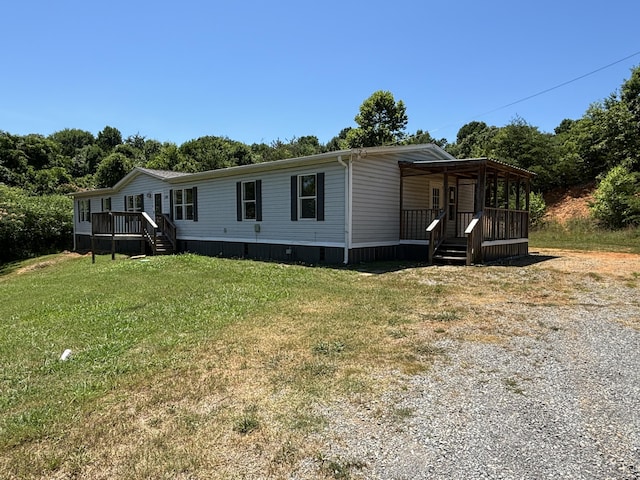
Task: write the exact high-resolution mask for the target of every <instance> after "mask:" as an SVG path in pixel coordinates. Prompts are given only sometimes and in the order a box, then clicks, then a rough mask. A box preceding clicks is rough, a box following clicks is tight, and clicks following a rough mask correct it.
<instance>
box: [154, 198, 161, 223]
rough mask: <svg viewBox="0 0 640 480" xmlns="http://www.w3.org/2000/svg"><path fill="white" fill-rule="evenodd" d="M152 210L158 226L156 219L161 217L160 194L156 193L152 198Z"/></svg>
mask: <svg viewBox="0 0 640 480" xmlns="http://www.w3.org/2000/svg"><path fill="white" fill-rule="evenodd" d="M153 210H154V213H155V217H156V223H158V224H159V222H158V219H159V218H160V217H161V216H162V194H161V193H156V194H155V195H154V196H153Z"/></svg>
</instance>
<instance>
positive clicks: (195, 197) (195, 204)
mask: <svg viewBox="0 0 640 480" xmlns="http://www.w3.org/2000/svg"><path fill="white" fill-rule="evenodd" d="M192 190H193V192H192V193H191V198H192V199H193V221H194V222H197V221H198V187H193V188H192Z"/></svg>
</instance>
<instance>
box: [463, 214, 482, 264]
mask: <svg viewBox="0 0 640 480" xmlns="http://www.w3.org/2000/svg"><path fill="white" fill-rule="evenodd" d="M482 216H483V212H478V213H476V214H475V215H474V216H473V218H472V219H471V221H470V222H469V224H468V225H467V228H466V229H465V231H464V234H465V236H466V237H467V261H466V264H467V265H471V264H472V263H481V262H482V226H483V223H482Z"/></svg>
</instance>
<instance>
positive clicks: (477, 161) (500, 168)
mask: <svg viewBox="0 0 640 480" xmlns="http://www.w3.org/2000/svg"><path fill="white" fill-rule="evenodd" d="M398 165H399V166H400V172H401V175H402V176H403V177H410V176H414V175H424V174H425V173H444V172H447V173H451V174H455V175H461V176H468V177H470V178H471V177H474V176H475V175H477V174H478V172H479V171H480V169H481V168H482V167H485V168H486V169H487V171H490V172H495V173H497V174H498V176H500V177H505V176H507V175H509V176H511V177H520V178H532V177H534V176H535V173H533V172H530V171H529V170H526V169H524V168H520V167H516V166H514V165H510V164H508V163H505V162H501V161H500V160H494V159H491V158H463V159H457V158H452V159H442V160H416V161H406V160H401V161H399V162H398Z"/></svg>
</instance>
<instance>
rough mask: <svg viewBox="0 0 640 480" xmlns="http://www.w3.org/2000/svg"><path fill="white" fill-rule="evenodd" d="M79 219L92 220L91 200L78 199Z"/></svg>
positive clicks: (82, 220)
mask: <svg viewBox="0 0 640 480" xmlns="http://www.w3.org/2000/svg"><path fill="white" fill-rule="evenodd" d="M78 220H79V221H80V222H90V221H91V200H89V199H87V200H78Z"/></svg>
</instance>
